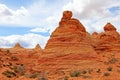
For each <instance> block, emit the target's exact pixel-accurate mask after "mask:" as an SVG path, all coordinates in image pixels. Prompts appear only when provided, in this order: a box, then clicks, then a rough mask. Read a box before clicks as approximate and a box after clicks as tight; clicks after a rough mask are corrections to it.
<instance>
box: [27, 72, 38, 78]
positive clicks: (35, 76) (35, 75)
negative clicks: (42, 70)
mask: <svg viewBox="0 0 120 80" xmlns="http://www.w3.org/2000/svg"><path fill="white" fill-rule="evenodd" d="M38 75H39V74H38V73H34V74H31V75H30V76H29V78H37V77H38Z"/></svg>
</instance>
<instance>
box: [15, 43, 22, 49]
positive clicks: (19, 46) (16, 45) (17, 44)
mask: <svg viewBox="0 0 120 80" xmlns="http://www.w3.org/2000/svg"><path fill="white" fill-rule="evenodd" d="M13 48H16V49H20V48H23V47H22V46H21V45H20V44H19V43H16V44H15V46H14V47H13Z"/></svg>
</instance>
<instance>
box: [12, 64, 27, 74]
mask: <svg viewBox="0 0 120 80" xmlns="http://www.w3.org/2000/svg"><path fill="white" fill-rule="evenodd" d="M13 70H14V72H15V73H17V74H19V75H24V73H25V66H24V65H17V66H14V68H13Z"/></svg>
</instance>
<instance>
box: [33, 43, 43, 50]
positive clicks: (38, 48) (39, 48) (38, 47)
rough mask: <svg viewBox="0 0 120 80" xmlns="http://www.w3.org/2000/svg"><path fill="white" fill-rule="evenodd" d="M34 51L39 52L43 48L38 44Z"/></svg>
mask: <svg viewBox="0 0 120 80" xmlns="http://www.w3.org/2000/svg"><path fill="white" fill-rule="evenodd" d="M34 49H37V50H42V48H41V47H40V45H39V44H37V45H36V46H35V48H34Z"/></svg>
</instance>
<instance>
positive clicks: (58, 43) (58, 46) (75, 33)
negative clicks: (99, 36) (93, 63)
mask: <svg viewBox="0 0 120 80" xmlns="http://www.w3.org/2000/svg"><path fill="white" fill-rule="evenodd" d="M71 17H72V12H71V11H64V12H63V17H62V19H61V21H60V23H59V26H58V27H57V28H56V30H55V31H54V32H53V33H52V34H51V37H50V39H49V40H48V43H47V45H46V47H45V50H44V51H45V53H46V54H48V53H49V54H51V55H54V56H60V55H66V54H80V57H86V56H87V57H96V52H95V51H94V49H93V47H92V46H91V42H90V41H91V39H90V35H89V33H87V32H86V30H85V27H84V26H83V25H82V24H81V23H80V22H79V20H77V19H74V18H71Z"/></svg>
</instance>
